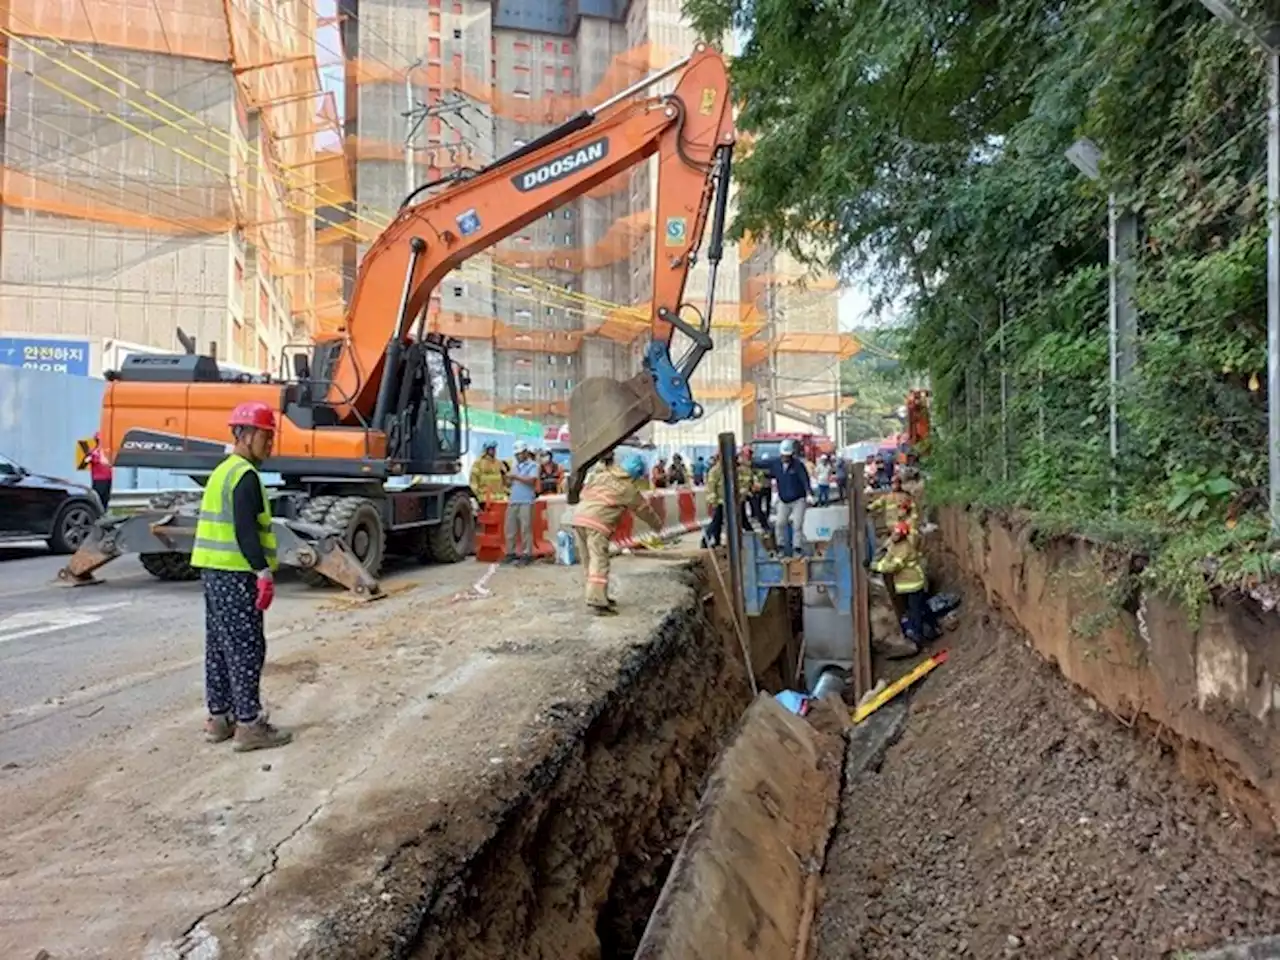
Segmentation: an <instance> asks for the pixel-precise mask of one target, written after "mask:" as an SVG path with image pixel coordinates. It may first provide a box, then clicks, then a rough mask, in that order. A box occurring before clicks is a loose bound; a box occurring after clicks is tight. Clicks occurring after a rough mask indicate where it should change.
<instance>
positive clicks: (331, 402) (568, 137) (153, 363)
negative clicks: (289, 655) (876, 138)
mask: <svg viewBox="0 0 1280 960" xmlns="http://www.w3.org/2000/svg"><path fill="white" fill-rule="evenodd" d="M673 76H675V78H676V79H675V86H674V89H673V90H672V92H670V93H656V94H655V93H646V91H649V90H650V88H652V87H653V86H654V85H655V84H658V83H659V82H661V81H664V80H667V78H670V77H673ZM734 141H735V132H734V126H733V116H732V105H731V103H730V101H729V86H728V76H727V71H726V67H725V62H724V59H723V58H722V56H721V55H720V54H719V53H718V52H717V51H715V50H714V49H711V48H709V47H707V46H705V45H703V44H699V45H698V46H697V47H696V48H695V50H694V52H693V53H692V55H690V56H689V57H687V58H684V59H682V60H680V61H678V62H677V63H674V64H672V65H671V66H669V67H667V68H666V69H664V70H662V71H660V72H658V73H656V74H654V75H652V76H650V77H647V78H645V79H644V80H642V81H640V82H639V83H637V84H635V85H633V86H632V87H630V88H628V89H626V90H623V91H622V92H620V93H619V94H617V95H616V96H614V97H612V98H610V99H609V100H608V101H606V102H605V103H603V104H601V105H599V106H598V107H595V108H594V109H591V110H586V111H584V112H582V113H580V114H578V115H577V116H575V117H572V118H571V119H569V120H568V121H566V122H565V123H563V124H561V125H560V126H558V127H555V128H554V129H552V130H549V131H548V132H546V133H545V134H543V135H542V136H540V137H538V138H537V139H535V140H533V141H531V142H530V143H527V144H525V145H524V146H522V147H520V148H519V149H517V150H515V151H513V152H511V153H508V154H506V155H505V156H502V157H499V158H498V159H496V160H495V161H494V162H493V163H491V164H489V165H488V166H486V167H484V168H483V169H480V170H474V171H464V172H462V173H460V174H455V175H451V176H450V177H447V178H445V179H444V180H440V181H435V182H433V183H428V184H424V185H422V186H420V187H418V188H417V189H416V190H414V191H413V192H412V193H411V194H409V196H407V197H406V198H405V200H404V202H403V203H402V205H401V208H400V211H399V213H398V214H397V216H396V217H395V219H394V220H393V221H392V222H391V223H390V224H389V225H388V226H387V227H386V229H385V230H384V231H383V232H382V234H381V235H380V236H379V237H378V238H377V239H376V240H375V241H374V243H373V245H372V246H371V247H370V249H369V251H368V253H366V255H365V257H364V259H363V261H362V262H361V264H360V269H359V274H358V276H357V278H356V282H355V286H354V289H353V292H352V295H351V301H350V304H349V307H348V312H347V316H346V319H345V323H344V325H343V327H342V328H341V329H340V330H339V331H338V333H337V334H336V335H331V336H328V337H325V338H323V339H320V340H319V341H318V342H316V343H315V344H314V345H313V346H312V348H311V350H310V355H309V356H308V355H307V354H306V353H300V354H297V355H295V356H294V358H293V360H294V363H293V367H294V370H293V374H294V375H293V377H291V378H288V379H282V378H273V377H268V376H261V377H255V376H246V375H243V374H230V373H228V372H226V371H225V370H221V369H219V367H218V363H217V360H216V359H215V358H214V357H210V356H200V355H197V354H196V352H195V349H194V344H193V343H191V342H190V341H188V340H185V339H184V346H186V347H187V352H186V353H184V354H172V355H162V356H154V355H153V356H142V355H138V356H131V357H129V358H128V359H127V360H126V361H125V362H124V364H123V366H122V367H121V369H120V370H119V371H113V372H112V373H110V374H108V377H107V379H108V380H109V381H110V382H109V384H108V387H107V390H106V394H105V397H104V400H103V410H102V423H101V431H100V432H101V438H102V440H101V442H102V446H103V448H104V449H105V452H106V454H107V456H108V458H109V459H110V460H111V461H112V463H113V464H114V465H115V466H117V467H151V468H158V469H162V470H168V471H172V472H175V473H180V474H186V475H189V476H191V477H193V478H194V479H196V480H197V482H200V481H201V480H202V478H203V477H206V476H207V475H208V474H209V473H210V472H211V471H212V470H213V469H214V467H216V466H217V464H218V463H219V462H220V461H221V460H222V458H223V457H224V456H225V453H226V443H227V419H228V416H229V415H230V412H231V410H232V409H233V408H234V407H235V406H236V405H237V404H240V403H243V402H245V401H248V400H257V401H262V402H264V403H266V404H268V405H269V406H270V407H271V408H272V409H274V410H275V411H276V412H277V416H278V420H279V423H280V428H279V431H278V433H277V436H276V443H275V449H274V452H273V454H272V456H271V459H270V460H268V461H267V462H266V463H264V464H263V470H264V472H266V473H269V474H278V475H279V476H280V478H281V485H280V486H279V487H276V488H275V490H274V493H273V497H272V512H273V514H274V515H275V516H276V518H277V527H278V533H279V534H280V537H281V547H280V555H281V559H282V562H286V563H291V564H293V565H296V566H299V567H301V568H302V569H303V571H304V574H307V575H309V578H311V579H316V580H323V579H326V578H327V579H334V580H338V581H339V582H343V583H345V584H346V585H347V586H349V587H351V588H352V589H355V590H356V591H357V592H361V591H362V590H371V589H373V588H372V587H371V586H370V584H371V583H375V584H376V581H374V580H373V579H372V578H376V576H377V575H378V572H379V570H380V568H381V565H382V561H383V557H384V555H385V554H387V553H389V552H390V553H398V554H406V555H414V556H429V557H431V558H434V559H437V560H443V561H455V560H457V559H460V558H461V557H462V556H465V555H466V553H467V552H468V549H469V540H470V538H471V536H472V534H473V520H472V516H471V498H472V491H471V490H470V489H469V488H467V487H466V486H465V485H462V484H457V483H452V482H450V481H448V480H445V479H443V478H447V477H450V476H456V475H458V473H459V469H460V460H461V456H462V452H463V450H464V448H465V447H464V439H465V433H466V399H465V390H466V387H467V385H468V383H469V379H468V377H467V374H466V371H465V370H464V369H463V368H461V367H460V366H459V365H458V364H457V363H456V362H455V361H454V360H453V358H452V356H451V354H450V351H451V350H453V349H455V348H456V347H458V346H460V343H459V342H458V341H456V340H452V339H450V338H447V337H444V336H441V335H440V334H437V333H433V332H429V331H428V330H427V306H428V299H429V297H430V295H431V293H432V291H433V290H434V289H435V288H436V287H437V286H438V285H439V284H440V282H441V281H442V280H443V279H444V278H445V276H446V275H447V274H449V273H450V272H451V271H453V270H456V269H457V268H458V267H460V266H461V265H462V264H463V263H464V262H465V261H466V260H467V259H468V258H469V257H471V256H474V255H475V254H477V253H480V252H481V251H483V250H486V249H488V248H490V247H492V246H493V245H494V244H496V243H498V242H499V241H501V240H503V239H505V238H507V237H509V236H511V235H512V234H514V233H516V232H517V231H518V230H520V229H521V228H523V227H525V226H526V225H528V224H530V223H532V222H534V221H535V220H537V219H538V218H539V217H543V216H545V215H546V214H547V213H548V212H549V211H550V210H553V209H554V208H555V207H558V206H560V205H561V204H563V203H564V202H566V201H567V200H570V199H572V198H574V197H578V196H580V195H582V194H584V193H586V192H587V191H589V190H591V189H592V188H594V187H596V186H598V185H600V184H602V183H604V182H605V181H606V180H608V179H609V178H610V177H613V176H615V175H617V174H618V173H620V172H622V171H624V170H627V169H628V168H631V167H633V166H635V165H637V164H639V163H641V162H643V161H645V160H646V159H648V158H649V157H651V156H654V155H655V154H656V155H657V158H658V190H657V210H656V227H655V230H654V249H653V270H654V276H653V303H652V308H651V330H650V341H649V344H648V347H647V349H646V351H645V355H644V362H643V369H642V370H640V371H639V372H638V373H636V375H635V376H633V377H632V378H631V379H629V380H625V381H615V380H611V379H608V378H599V377H597V378H589V379H586V380H584V381H583V382H582V383H581V384H579V385H578V387H577V388H576V389H575V390H574V392H573V394H572V396H571V397H570V415H569V423H570V436H571V438H572V440H571V442H572V475H571V477H570V480H569V484H568V488H569V498H570V501H571V502H576V500H577V493H578V491H579V490H580V489H581V485H582V480H583V478H584V477H585V475H586V472H587V470H588V469H589V468H590V467H591V466H592V465H593V464H594V463H595V462H596V461H597V460H599V459H600V457H601V456H603V455H604V454H605V453H607V452H608V451H609V450H611V449H612V448H613V447H614V446H615V445H616V444H617V443H619V442H620V441H621V440H623V439H624V438H626V437H629V436H631V435H632V434H633V433H634V432H635V431H636V430H638V429H640V428H641V427H643V426H644V425H645V424H647V423H649V422H650V421H652V420H661V421H666V422H669V423H675V422H679V421H682V420H689V419H693V418H696V417H698V416H700V415H701V407H700V406H699V405H698V404H697V402H696V401H695V400H694V398H693V396H692V393H691V391H690V386H689V383H690V378H691V377H692V375H693V372H694V369H695V368H696V367H697V366H698V363H699V362H700V361H701V359H702V358H703V356H705V354H706V353H707V352H708V351H709V350H710V349H711V348H712V341H711V335H710V320H711V313H712V306H713V304H712V303H708V304H706V306H705V309H704V310H703V311H701V312H699V311H698V310H697V309H696V308H695V307H693V306H691V305H688V304H685V303H684V299H683V298H684V289H685V281H686V279H687V277H688V273H689V270H690V268H691V267H692V266H693V265H694V264H695V262H696V260H697V257H698V251H699V248H700V246H701V242H702V239H703V234H704V233H705V232H706V228H707V226H708V225H710V228H711V229H710V235H709V244H708V249H707V259H708V262H709V264H710V269H711V271H712V276H711V283H710V284H709V287H708V289H710V290H714V289H715V275H714V271H715V270H716V267H717V265H718V263H719V261H720V258H721V252H722V248H723V233H724V220H725V211H726V206H727V202H728V195H729V178H730V160H731V157H732V151H733V145H734ZM689 313H692V314H696V316H695V319H694V320H693V321H690V320H689V319H686V315H687V314H689ZM677 330H679V331H681V332H682V334H683V335H684V336H685V338H687V340H688V342H689V345H688V347H687V348H686V349H685V350H684V352H683V354H682V355H681V356H680V357H679V358H678V359H674V358H673V357H672V351H671V346H672V339H673V336H674V332H675V331H677ZM399 477H406V478H407V477H414V478H416V479H415V482H413V483H411V484H409V485H408V486H404V487H397V486H396V485H395V484H392V485H390V486H389V485H388V483H387V481H389V480H394V479H395V478H399ZM423 477H426V478H429V479H428V480H427V481H426V482H423V481H422V480H421V478H423ZM430 478H439V479H430ZM157 506H158V508H159V509H160V510H163V511H165V512H164V513H162V514H160V515H156V514H155V513H154V512H153V513H152V514H150V515H146V516H144V517H141V518H136V517H135V518H133V519H132V520H125V521H112V520H107V521H104V523H103V524H102V526H101V527H100V528H99V530H98V531H97V533H96V534H95V535H91V537H90V538H89V540H88V541H86V543H85V545H84V547H82V549H81V550H80V551H79V552H78V553H77V554H76V555H75V556H74V557H73V558H72V561H71V563H70V564H69V565H68V567H67V569H66V570H64V571H63V576H64V579H69V580H72V581H74V582H84V581H85V580H86V579H87V578H91V575H92V571H93V570H94V569H96V568H97V567H99V566H101V565H102V564H103V563H106V562H107V561H109V560H110V559H112V558H113V557H115V556H119V555H120V554H122V553H138V554H140V555H141V559H142V561H143V564H144V565H145V566H146V567H147V569H148V570H149V571H150V572H151V573H153V574H154V575H156V576H159V577H162V578H164V579H186V578H189V577H192V576H194V571H192V569H191V567H190V565H189V563H188V562H187V557H188V556H189V548H190V538H191V533H190V530H189V529H188V528H189V527H193V526H194V519H193V518H192V516H191V515H192V513H193V511H192V510H191V509H189V508H188V509H187V510H185V511H183V510H181V509H177V506H178V505H175V504H173V503H170V502H166V503H163V504H159V505H157ZM353 558H354V561H355V562H356V563H358V566H359V567H360V568H361V569H360V570H353V569H352V559H353Z"/></svg>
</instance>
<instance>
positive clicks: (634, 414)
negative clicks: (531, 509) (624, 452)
mask: <svg viewBox="0 0 1280 960" xmlns="http://www.w3.org/2000/svg"><path fill="white" fill-rule="evenodd" d="M670 415H671V408H670V407H669V406H667V404H666V402H665V401H663V399H662V398H661V397H660V396H658V391H657V388H656V387H655V386H654V380H653V376H652V375H651V374H649V373H648V372H647V371H646V372H641V373H638V374H636V376H634V377H632V378H631V379H630V380H611V379H609V378H608V377H589V378H588V379H586V380H583V381H582V383H580V384H578V386H577V387H575V388H574V391H573V394H572V395H571V396H570V397H569V444H570V458H571V460H572V462H573V473H572V475H571V476H570V477H569V490H568V494H569V502H570V503H577V502H578V494H579V493H580V492H581V491H582V481H583V480H584V479H585V477H586V475H587V471H588V470H589V469H591V467H592V465H593V464H595V462H596V461H597V460H599V459H600V458H601V457H602V456H604V455H605V454H606V453H608V452H609V451H610V450H612V449H613V448H614V447H616V446H617V445H618V444H619V443H621V442H622V441H623V440H626V439H627V437H629V436H631V435H632V434H633V433H635V432H636V431H637V430H639V429H640V428H641V427H643V426H644V425H645V424H646V423H649V422H650V421H652V420H666V419H667V417H669V416H670Z"/></svg>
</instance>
